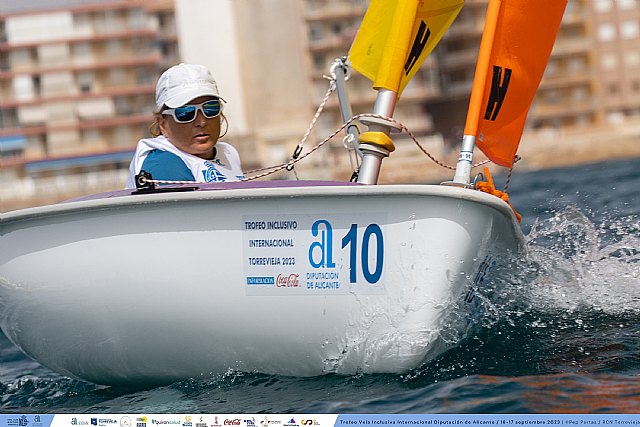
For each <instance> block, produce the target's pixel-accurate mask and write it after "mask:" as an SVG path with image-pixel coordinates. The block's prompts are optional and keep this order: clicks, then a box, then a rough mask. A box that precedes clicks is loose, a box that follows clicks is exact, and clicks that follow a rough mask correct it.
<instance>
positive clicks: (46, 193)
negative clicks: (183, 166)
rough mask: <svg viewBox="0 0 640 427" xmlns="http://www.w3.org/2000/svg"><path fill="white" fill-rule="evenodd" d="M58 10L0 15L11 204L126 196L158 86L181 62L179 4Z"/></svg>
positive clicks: (28, 7) (31, 5)
mask: <svg viewBox="0 0 640 427" xmlns="http://www.w3.org/2000/svg"><path fill="white" fill-rule="evenodd" d="M57 3H58V4H59V2H57ZM55 4H56V2H51V1H48V2H47V1H40V2H27V3H26V4H22V5H18V4H16V5H14V6H12V7H7V9H3V10H2V11H1V12H0V13H1V14H0V179H1V180H2V182H3V183H8V184H9V185H4V190H3V191H4V192H3V193H2V195H0V201H2V203H3V204H9V203H10V202H11V200H12V199H13V198H16V199H32V198H38V199H39V200H41V201H44V200H46V199H48V198H50V199H59V198H64V197H65V196H70V195H73V194H77V193H84V192H87V191H88V192H91V191H100V190H103V189H114V188H119V187H121V186H122V182H124V181H123V171H124V170H125V169H126V166H127V165H128V163H129V161H130V159H131V153H132V148H133V147H134V146H135V143H136V142H137V141H138V139H140V138H141V137H143V136H145V135H147V134H148V131H147V127H148V124H149V123H150V121H151V117H150V110H149V109H150V106H153V105H154V102H153V100H154V91H155V82H156V80H157V77H158V76H159V75H160V73H161V72H162V71H163V70H164V69H166V68H167V66H169V65H171V64H174V63H176V62H177V61H178V49H177V35H176V30H175V22H174V11H173V2H172V1H171V0H144V1H142V0H129V1H121V0H103V1H100V2H96V1H86V0H85V1H80V0H75V1H70V2H67V3H65V5H66V7H65V8H64V9H62V8H60V7H59V6H58V7H57V8H56V7H55ZM20 6H21V7H20ZM3 208H4V206H3Z"/></svg>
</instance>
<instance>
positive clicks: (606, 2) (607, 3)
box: [594, 0, 613, 13]
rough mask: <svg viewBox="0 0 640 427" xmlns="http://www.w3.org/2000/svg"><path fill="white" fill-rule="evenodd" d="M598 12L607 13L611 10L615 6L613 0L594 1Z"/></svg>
mask: <svg viewBox="0 0 640 427" xmlns="http://www.w3.org/2000/svg"><path fill="white" fill-rule="evenodd" d="M594 6H595V8H596V12H600V13H605V12H609V11H610V10H611V9H612V8H613V1H612V0H596V1H595V3H594Z"/></svg>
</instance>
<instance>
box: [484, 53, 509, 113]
mask: <svg viewBox="0 0 640 427" xmlns="http://www.w3.org/2000/svg"><path fill="white" fill-rule="evenodd" d="M502 69H503V68H502V67H498V66H497V65H494V66H493V79H492V80H491V92H490V93H489V102H487V109H486V110H485V112H484V119H485V120H491V121H493V120H495V119H496V117H498V113H499V112H500V107H502V101H504V97H505V96H506V95H507V89H508V88H509V80H511V71H512V70H511V69H510V68H505V69H504V78H503V77H502ZM500 80H502V84H500ZM492 113H493V114H492Z"/></svg>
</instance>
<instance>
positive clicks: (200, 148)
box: [158, 96, 222, 159]
mask: <svg viewBox="0 0 640 427" xmlns="http://www.w3.org/2000/svg"><path fill="white" fill-rule="evenodd" d="M212 99H215V98H214V97H211V96H201V97H199V98H196V99H192V100H191V101H190V102H189V103H188V104H187V105H196V104H200V103H202V102H205V101H209V100H212ZM221 117H222V114H219V115H218V116H216V117H213V118H211V119H207V118H206V117H205V116H204V115H203V114H202V111H200V110H198V111H197V114H196V118H195V119H194V120H193V121H192V122H189V123H177V122H176V121H175V119H174V118H173V116H170V115H163V114H159V118H158V124H159V125H160V130H161V131H162V134H163V135H164V136H166V137H167V139H169V141H171V143H172V144H173V145H175V146H176V147H178V148H179V149H181V150H182V151H184V152H186V153H189V154H192V155H194V156H197V157H200V158H203V159H211V158H212V157H213V147H214V146H215V145H216V143H217V142H218V138H219V137H220V119H221Z"/></svg>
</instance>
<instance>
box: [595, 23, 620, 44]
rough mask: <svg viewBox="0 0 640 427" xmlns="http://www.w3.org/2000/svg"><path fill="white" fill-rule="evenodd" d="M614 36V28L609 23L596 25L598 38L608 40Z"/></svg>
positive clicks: (602, 40) (611, 39)
mask: <svg viewBox="0 0 640 427" xmlns="http://www.w3.org/2000/svg"><path fill="white" fill-rule="evenodd" d="M615 38H616V28H615V27H614V26H613V25H611V24H602V25H600V26H599V27H598V40H600V41H601V42H610V41H613V40H615Z"/></svg>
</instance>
